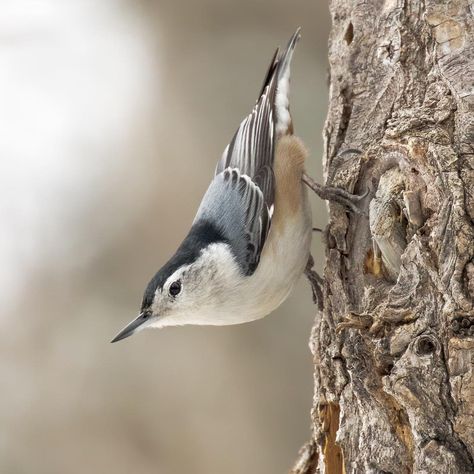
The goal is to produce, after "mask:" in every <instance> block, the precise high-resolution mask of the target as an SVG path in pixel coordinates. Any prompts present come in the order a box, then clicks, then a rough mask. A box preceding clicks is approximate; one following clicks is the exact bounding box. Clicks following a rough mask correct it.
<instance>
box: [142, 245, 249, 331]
mask: <svg viewBox="0 0 474 474" xmlns="http://www.w3.org/2000/svg"><path fill="white" fill-rule="evenodd" d="M239 278H242V276H241V273H240V270H239V268H238V266H237V264H236V262H235V260H234V258H233V256H232V254H231V252H230V250H229V248H228V246H227V245H226V244H212V245H210V246H209V247H208V248H207V249H206V250H204V251H203V252H202V253H201V255H200V256H199V258H198V259H197V260H196V261H195V262H194V263H192V264H190V265H184V266H183V267H180V268H179V269H177V270H176V271H175V272H174V273H173V274H172V275H171V276H170V277H169V278H168V279H167V280H166V282H165V283H164V285H163V287H162V288H158V289H157V290H156V292H155V296H154V299H153V303H152V305H151V310H152V312H153V314H152V316H151V317H150V319H149V322H148V324H146V326H147V327H157V328H161V327H165V326H180V325H184V324H211V325H213V324H222V321H221V320H220V314H221V313H222V311H223V310H224V306H225V303H226V302H227V301H228V299H229V296H230V294H229V292H233V291H234V288H235V286H236V283H237V282H238V281H239Z"/></svg>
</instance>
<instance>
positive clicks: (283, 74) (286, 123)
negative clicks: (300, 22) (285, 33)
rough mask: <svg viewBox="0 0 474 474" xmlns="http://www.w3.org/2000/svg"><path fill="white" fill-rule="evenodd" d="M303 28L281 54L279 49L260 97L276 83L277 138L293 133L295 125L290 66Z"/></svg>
mask: <svg viewBox="0 0 474 474" xmlns="http://www.w3.org/2000/svg"><path fill="white" fill-rule="evenodd" d="M300 31H301V28H298V29H297V30H296V31H295V33H294V34H293V36H292V37H291V38H290V41H289V42H288V45H287V47H286V48H285V50H284V51H283V52H282V53H281V54H280V50H279V49H277V50H276V52H275V54H274V56H273V59H272V61H271V63H270V66H269V68H268V71H267V74H266V75H265V80H264V81H263V86H262V90H261V91H260V94H259V97H261V96H262V94H263V93H264V91H265V89H266V88H267V87H270V86H271V84H272V82H273V81H275V82H276V84H275V86H276V87H275V92H274V94H272V95H273V110H274V114H275V118H274V121H275V132H276V134H277V136H282V135H288V134H290V135H291V134H292V133H293V123H292V120H291V115H290V97H289V95H290V64H291V58H292V57H293V52H294V50H295V47H296V44H297V43H298V40H299V39H300V38H301V35H300Z"/></svg>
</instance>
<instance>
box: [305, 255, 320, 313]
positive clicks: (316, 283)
mask: <svg viewBox="0 0 474 474" xmlns="http://www.w3.org/2000/svg"><path fill="white" fill-rule="evenodd" d="M313 265H314V259H313V256H312V255H311V254H310V255H309V258H308V263H307V264H306V268H305V270H304V274H305V276H306V278H307V279H308V281H309V284H310V285H311V290H312V292H313V303H314V304H316V305H317V306H318V309H319V310H320V311H322V309H323V306H324V304H323V303H324V301H323V290H322V289H321V285H322V284H323V283H324V280H323V279H322V278H321V277H320V276H319V275H318V273H317V272H316V270H313Z"/></svg>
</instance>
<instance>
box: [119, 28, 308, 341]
mask: <svg viewBox="0 0 474 474" xmlns="http://www.w3.org/2000/svg"><path fill="white" fill-rule="evenodd" d="M299 38H300V30H299V29H298V30H297V31H296V32H295V34H294V35H293V36H292V37H291V39H290V41H289V43H288V46H287V47H286V49H285V50H284V51H283V52H282V53H281V54H280V53H279V50H277V51H276V53H275V55H274V57H273V60H272V62H271V64H270V68H269V70H268V72H267V75H266V77H265V81H264V83H263V87H262V90H261V93H260V96H259V98H258V100H257V103H256V105H255V107H254V108H253V110H252V113H251V114H250V115H249V116H248V117H246V118H245V119H244V120H243V122H242V123H241V124H240V127H239V128H238V130H237V132H236V133H235V135H234V137H233V138H232V140H231V142H230V144H229V145H228V146H227V148H226V149H225V151H224V153H223V155H222V157H221V159H220V160H219V162H218V164H217V168H216V170H215V176H214V178H213V180H212V182H211V184H210V186H209V188H208V190H207V192H206V194H205V195H204V198H203V200H202V202H201V205H200V207H199V209H198V211H197V214H196V217H195V219H194V222H193V224H192V226H191V230H190V231H189V233H188V235H187V236H186V238H185V239H184V241H183V242H182V243H181V245H180V246H179V248H178V250H177V251H176V253H175V254H174V256H173V257H172V258H171V259H170V260H169V261H168V262H167V263H166V264H165V265H164V266H163V267H162V268H161V270H159V271H158V273H157V274H156V275H155V276H154V277H153V278H152V280H151V281H150V283H149V284H148V286H147V288H146V290H145V294H144V297H143V302H142V306H141V311H140V314H139V316H138V317H137V318H136V319H135V320H134V321H132V322H131V323H130V324H129V325H128V326H126V327H125V328H124V329H123V330H122V331H121V332H120V333H119V334H118V335H117V336H116V337H115V339H114V340H113V341H112V342H116V341H119V340H121V339H124V338H126V337H128V336H131V335H132V334H134V333H136V332H138V331H140V330H142V329H145V328H149V327H155V328H161V327H165V326H176V325H184V324H199V325H228V324H238V323H244V322H247V321H253V320H256V319H259V318H262V317H264V316H266V315H267V314H269V313H270V312H272V311H273V310H274V309H275V308H277V307H278V306H279V305H280V304H281V303H282V302H283V301H284V300H285V299H286V297H287V296H288V294H289V293H290V291H291V289H292V288H293V286H294V284H295V282H296V281H297V280H298V278H299V277H300V276H301V275H302V274H303V271H304V269H305V266H306V263H307V262H308V258H309V255H310V243H311V233H312V225H311V211H310V207H309V204H308V202H307V196H306V189H305V187H304V184H303V180H302V178H303V173H304V162H305V158H306V156H307V152H306V149H305V147H304V145H303V144H302V142H301V140H300V139H299V138H297V137H295V136H294V135H293V125H292V120H291V116H290V111H289V83H290V62H291V58H292V55H293V51H294V49H295V46H296V43H297V41H298V40H299Z"/></svg>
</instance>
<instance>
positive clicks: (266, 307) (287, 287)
mask: <svg viewBox="0 0 474 474" xmlns="http://www.w3.org/2000/svg"><path fill="white" fill-rule="evenodd" d="M311 227H312V226H311V216H310V212H309V209H308V207H307V206H306V205H305V209H304V212H300V213H297V214H295V215H293V216H292V218H291V219H290V220H288V221H287V222H285V225H284V226H283V227H281V226H280V228H278V229H277V228H270V232H269V235H268V237H267V241H266V242H265V246H264V249H263V252H262V256H261V259H260V263H259V264H258V267H257V269H256V271H255V273H254V274H253V275H251V276H242V275H241V274H240V275H238V276H237V275H236V273H234V271H229V270H230V269H231V267H233V266H234V265H235V263H231V261H230V259H226V260H227V261H226V263H224V262H222V263H223V267H225V268H226V274H227V275H230V274H233V277H232V278H233V282H232V284H231V283H230V282H229V286H228V292H227V298H226V301H225V302H224V303H223V304H221V305H220V307H219V308H216V312H215V313H214V314H213V315H212V316H210V315H208V316H207V317H206V322H205V323H201V324H213V325H229V324H239V323H244V322H248V321H254V320H256V319H260V318H263V317H264V316H266V315H267V314H269V313H271V312H272V311H273V310H275V309H276V308H277V307H278V306H280V304H281V303H282V302H283V301H284V300H285V299H286V298H287V297H288V295H289V293H290V292H291V290H292V288H293V286H294V285H295V283H296V282H297V281H298V279H299V277H300V276H301V275H302V274H303V272H304V269H305V267H306V264H307V262H308V258H309V252H310V244H311V233H312V230H311ZM194 324H196V322H194Z"/></svg>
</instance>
